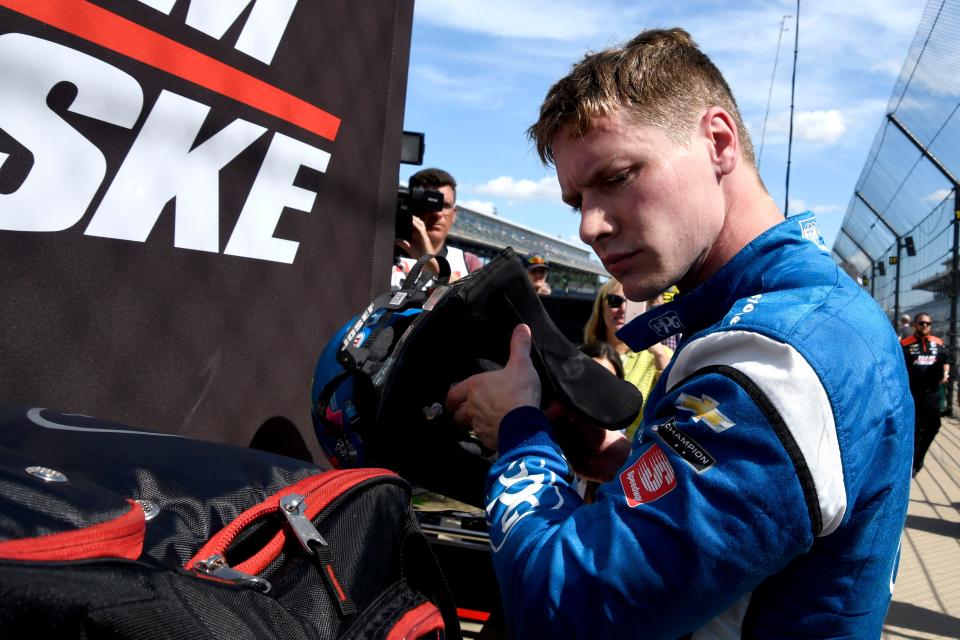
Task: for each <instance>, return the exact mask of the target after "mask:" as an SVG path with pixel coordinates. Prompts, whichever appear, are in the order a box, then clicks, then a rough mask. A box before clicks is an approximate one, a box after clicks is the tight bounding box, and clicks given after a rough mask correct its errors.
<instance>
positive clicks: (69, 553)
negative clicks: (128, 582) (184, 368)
mask: <svg viewBox="0 0 960 640" xmlns="http://www.w3.org/2000/svg"><path fill="white" fill-rule="evenodd" d="M127 502H129V503H130V510H129V511H128V512H126V513H124V514H123V515H122V516H120V517H118V518H114V519H113V520H107V521H106V522H100V523H98V524H94V525H91V526H89V527H84V528H82V529H75V530H73V531H62V532H60V533H49V534H47V535H43V536H36V537H34V538H21V539H18V540H6V541H4V542H0V558H3V559H5V560H34V561H38V562H54V561H62V560H88V559H94V558H123V559H126V560H136V559H137V558H139V557H140V553H141V552H142V551H143V536H144V533H145V531H146V519H145V518H144V515H143V508H142V507H141V506H140V505H139V503H137V502H134V501H133V500H127Z"/></svg>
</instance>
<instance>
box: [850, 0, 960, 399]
mask: <svg viewBox="0 0 960 640" xmlns="http://www.w3.org/2000/svg"><path fill="white" fill-rule="evenodd" d="M958 69H960V0H928V2H927V6H926V8H925V10H924V13H923V17H922V18H921V21H920V26H919V27H918V29H917V34H916V36H915V37H914V41H913V44H912V46H911V47H910V52H909V54H908V55H907V58H906V60H905V61H904V64H903V69H902V70H901V72H900V77H899V79H898V80H897V84H896V86H895V88H894V90H893V95H892V96H891V97H890V102H889V105H888V108H887V115H886V117H885V118H884V120H883V122H882V124H881V125H880V128H879V130H878V131H877V134H876V137H875V138H874V142H873V146H872V147H871V149H870V153H869V155H868V156H867V160H866V162H865V163H864V167H863V170H862V171H861V173H860V178H859V179H858V180H857V185H856V187H855V189H854V193H853V195H852V196H851V198H850V203H849V205H848V207H847V212H846V216H845V218H844V221H843V225H842V227H841V229H840V233H839V234H838V236H837V239H836V242H835V243H834V245H833V255H834V259H835V260H837V261H838V262H840V263H841V264H843V265H844V267H845V268H846V269H847V270H848V271H849V272H851V273H855V274H859V275H860V276H862V278H863V282H864V287H865V288H867V289H868V290H869V291H870V292H871V295H873V297H874V298H875V299H876V300H877V302H878V303H879V304H880V306H881V307H882V308H883V309H884V310H885V311H886V312H887V315H888V316H889V317H890V319H891V322H896V320H897V317H898V316H899V315H901V314H904V313H906V314H909V315H910V316H911V317H913V316H915V315H916V314H917V313H918V312H927V313H929V314H930V315H931V317H932V319H933V321H934V333H935V334H938V335H940V336H941V337H943V338H944V339H945V340H946V342H947V345H948V346H949V347H950V352H951V354H952V357H953V358H955V357H956V353H957V349H956V346H957V343H958V340H957V338H958V336H957V333H958V329H957V322H958V318H957V315H958V312H957V294H958V288H960V282H958V279H957V277H956V276H957V271H958V269H957V267H958V249H960V246H958V245H960V242H958V240H960V237H958V230H960V226H958V225H960V220H958V217H960V196H958V183H957V176H958V175H960V113H958V110H960V72H958ZM954 370H956V368H955V367H954ZM952 395H953V394H952V393H948V396H949V397H952Z"/></svg>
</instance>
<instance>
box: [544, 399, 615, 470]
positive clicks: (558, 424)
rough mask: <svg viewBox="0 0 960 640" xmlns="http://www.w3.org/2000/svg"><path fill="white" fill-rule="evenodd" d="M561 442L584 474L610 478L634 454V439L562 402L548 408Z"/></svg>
mask: <svg viewBox="0 0 960 640" xmlns="http://www.w3.org/2000/svg"><path fill="white" fill-rule="evenodd" d="M546 413H547V417H548V418H550V424H551V425H553V433H554V436H555V437H556V439H557V444H559V445H560V448H561V449H563V453H564V454H565V455H566V456H567V460H569V461H570V464H571V465H573V469H574V471H576V472H577V475H579V476H580V477H581V478H584V479H586V480H594V481H596V482H607V481H609V480H612V479H613V478H614V476H616V474H617V471H618V470H619V469H620V467H621V466H623V463H624V462H626V461H627V458H628V457H629V455H630V440H628V439H627V438H626V437H625V436H624V435H623V434H622V433H620V432H619V431H608V430H606V429H604V428H602V427H598V426H597V425H595V424H591V423H590V422H589V421H588V420H585V419H583V418H582V417H581V416H579V415H577V414H576V413H574V412H571V411H569V410H567V409H566V408H565V407H563V406H562V405H561V404H559V403H554V404H551V405H550V406H549V407H547V410H546Z"/></svg>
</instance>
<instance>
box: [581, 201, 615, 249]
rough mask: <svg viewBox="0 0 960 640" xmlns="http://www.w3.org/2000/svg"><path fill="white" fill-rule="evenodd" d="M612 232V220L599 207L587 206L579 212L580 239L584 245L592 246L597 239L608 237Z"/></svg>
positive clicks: (585, 204)
mask: <svg viewBox="0 0 960 640" xmlns="http://www.w3.org/2000/svg"><path fill="white" fill-rule="evenodd" d="M613 231H614V225H613V222H612V219H611V218H610V216H609V215H608V214H607V212H606V211H605V210H604V209H603V208H601V207H599V206H593V205H590V206H587V203H586V202H584V207H583V209H582V210H581V212H580V239H581V240H583V241H584V242H585V243H587V244H589V245H592V244H593V243H594V242H596V241H597V240H598V239H600V238H602V237H604V236H607V235H610V234H611V233H613Z"/></svg>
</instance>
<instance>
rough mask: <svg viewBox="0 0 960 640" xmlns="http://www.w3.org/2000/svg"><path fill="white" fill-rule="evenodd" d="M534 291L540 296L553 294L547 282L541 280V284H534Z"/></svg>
mask: <svg viewBox="0 0 960 640" xmlns="http://www.w3.org/2000/svg"><path fill="white" fill-rule="evenodd" d="M533 290H534V292H536V294H537V295H538V296H548V295H550V294H551V293H552V292H551V290H550V285H549V284H547V281H546V280H541V281H539V282H534V283H533Z"/></svg>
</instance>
